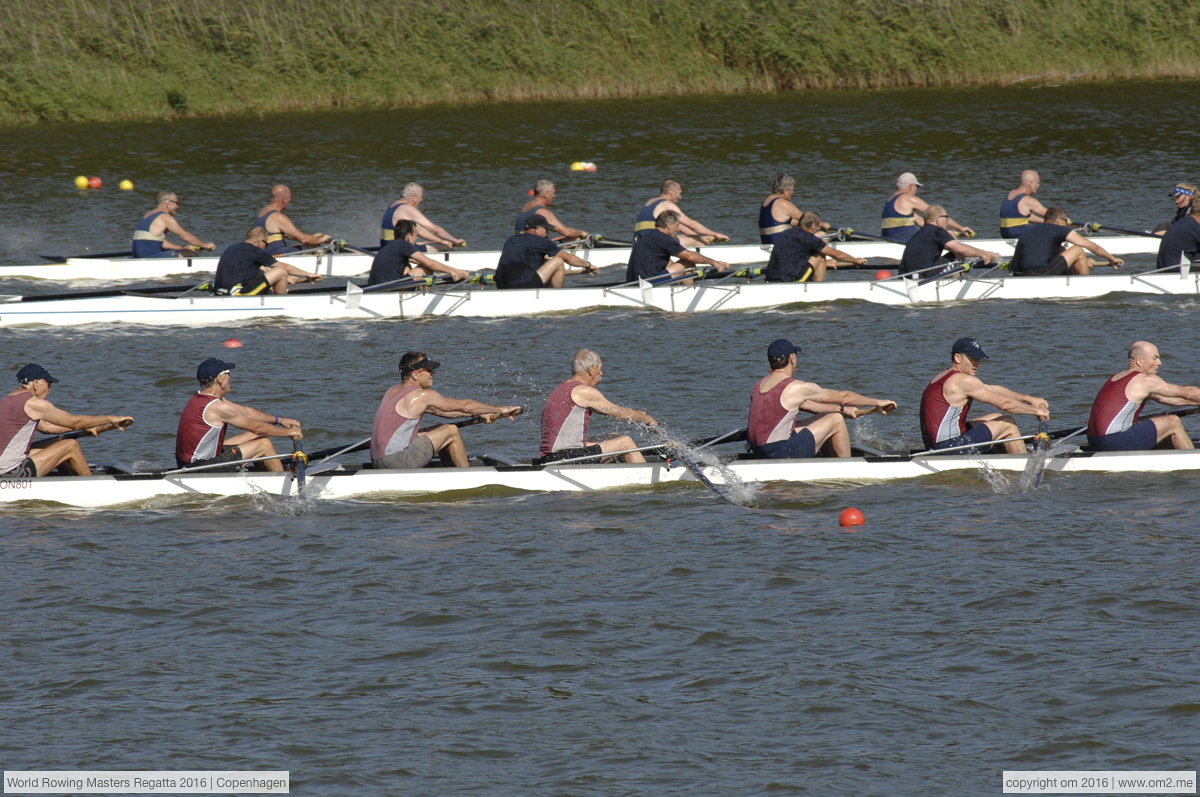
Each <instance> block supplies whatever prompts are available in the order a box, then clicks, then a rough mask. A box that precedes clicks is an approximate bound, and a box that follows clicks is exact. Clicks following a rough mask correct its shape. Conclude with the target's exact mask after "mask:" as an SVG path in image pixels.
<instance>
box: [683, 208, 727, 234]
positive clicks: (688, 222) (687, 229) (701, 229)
mask: <svg viewBox="0 0 1200 797" xmlns="http://www.w3.org/2000/svg"><path fill="white" fill-rule="evenodd" d="M676 212H677V213H679V229H680V231H682V232H683V233H685V234H687V235H690V236H692V237H693V238H701V239H704V238H709V239H712V238H726V239H727V238H729V236H728V235H725V234H724V233H719V232H715V231H713V230H710V229H708V228H707V227H705V226H704V225H703V224H701V223H700V222H698V221H696V220H694V219H692V218H690V217H689V216H687V215H686V214H685V213H684V212H683V211H682V210H676Z"/></svg>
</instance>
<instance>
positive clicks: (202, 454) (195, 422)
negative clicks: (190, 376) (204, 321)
mask: <svg viewBox="0 0 1200 797" xmlns="http://www.w3.org/2000/svg"><path fill="white" fill-rule="evenodd" d="M234 367H235V366H234V364H233V363H227V362H223V361H222V360H218V359H217V358H216V357H209V358H208V359H207V360H205V361H204V362H202V363H200V366H199V367H198V368H197V369H196V380H197V381H198V382H200V390H199V391H197V392H196V393H195V394H194V395H193V396H192V397H191V399H190V400H189V401H188V403H187V406H185V407H184V408H183V413H182V414H181V415H180V416H179V428H178V429H177V430H176V434H175V464H176V466H177V467H180V468H188V467H197V466H200V465H211V464H215V463H218V462H229V463H238V464H230V465H224V466H222V467H218V468H205V472H208V473H232V472H234V471H237V470H240V469H241V468H242V464H241V461H242V460H246V459H258V458H260V457H273V456H275V446H274V444H272V443H271V441H270V440H269V439H268V438H271V437H290V438H292V439H293V440H301V439H303V438H304V433H303V432H302V431H301V430H300V421H297V420H295V419H293V418H283V417H281V416H279V415H271V414H269V413H266V412H261V411H260V410H256V409H254V408H253V407H246V406H243V405H241V404H234V403H233V402H232V401H229V400H228V399H226V398H225V396H226V395H228V394H229V391H230V385H229V383H230V375H229V372H230V371H232V370H233V369H234ZM230 424H232V425H233V426H236V427H237V428H239V429H242V430H244V431H243V432H242V434H239V435H236V436H234V437H230V438H228V439H226V437H225V433H226V432H227V431H228V429H229V425H230ZM256 465H257V466H258V467H261V468H262V469H263V470H267V471H274V472H276V473H278V472H280V471H282V470H283V465H282V464H280V462H279V460H278V459H267V460H263V461H262V462H258V463H256Z"/></svg>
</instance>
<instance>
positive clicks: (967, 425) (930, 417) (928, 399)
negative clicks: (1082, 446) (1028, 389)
mask: <svg viewBox="0 0 1200 797" xmlns="http://www.w3.org/2000/svg"><path fill="white" fill-rule="evenodd" d="M987 359H990V358H989V357H988V356H987V355H986V354H984V353H983V348H982V347H981V346H980V345H979V342H978V341H976V340H975V339H974V338H959V339H958V340H956V341H954V345H953V346H952V347H951V349H950V367H949V368H947V369H946V370H944V371H942V372H941V373H940V374H938V375H937V376H935V377H934V378H933V379H931V380H930V381H929V384H928V385H926V386H925V392H923V393H922V394H921V438H922V439H923V440H924V441H925V448H926V450H930V451H940V450H942V449H946V448H959V447H960V446H974V447H972V448H968V449H966V450H965V451H963V450H961V449H960V450H959V451H957V452H955V453H958V454H963V453H970V454H978V453H981V452H983V451H984V450H986V449H988V448H990V446H988V445H987V444H988V443H991V442H992V441H993V440H995V441H997V442H998V441H1001V440H1003V441H1005V442H1004V450H1005V451H1006V452H1007V453H1009V454H1024V453H1025V443H1024V441H1022V440H1013V439H1010V438H1015V437H1019V436H1020V434H1021V431H1020V429H1018V428H1017V422H1016V421H1015V420H1013V417H1012V416H1013V415H1036V416H1037V418H1038V420H1041V421H1045V420H1048V419H1049V418H1050V405H1049V404H1048V403H1047V402H1046V400H1045V399H1043V398H1038V397H1036V396H1027V395H1025V394H1024V393H1016V392H1014V391H1012V390H1009V389H1008V388H1006V387H1001V386H1000V385H988V384H984V382H983V381H982V380H980V379H979V377H977V376H976V375H975V374H976V373H978V372H979V364H980V363H981V362H983V361H984V360H987ZM976 401H981V402H983V403H984V404H991V405H992V406H993V407H996V408H997V409H999V410H1001V412H991V413H988V414H986V415H980V416H978V417H977V418H972V419H969V420H968V418H967V416H968V415H969V414H970V412H971V404H973V403H974V402H976Z"/></svg>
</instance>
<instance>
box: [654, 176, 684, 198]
mask: <svg viewBox="0 0 1200 797" xmlns="http://www.w3.org/2000/svg"><path fill="white" fill-rule="evenodd" d="M682 188H683V187H682V186H681V185H679V183H677V182H676V181H674V180H664V181H663V184H662V190H661V191H659V193H660V194H662V195H663V196H667V195H668V194H673V193H675V192H676V191H680V190H682Z"/></svg>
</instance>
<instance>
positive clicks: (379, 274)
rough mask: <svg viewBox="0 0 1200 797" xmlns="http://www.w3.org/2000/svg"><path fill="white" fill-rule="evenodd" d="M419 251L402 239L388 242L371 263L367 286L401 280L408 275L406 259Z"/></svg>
mask: <svg viewBox="0 0 1200 797" xmlns="http://www.w3.org/2000/svg"><path fill="white" fill-rule="evenodd" d="M420 251H421V250H420V249H418V248H417V247H416V246H414V245H413V244H410V243H409V242H408V241H406V240H404V239H403V238H399V239H397V240H394V241H388V242H387V245H386V246H384V247H383V248H382V249H380V250H379V251H378V252H376V253H375V259H374V260H372V261H371V276H370V277H368V278H367V285H378V284H380V283H381V282H391V281H392V280H398V279H403V278H404V275H405V274H407V273H408V265H409V263H408V259H409V258H410V257H412V256H413V255H414V254H416V253H417V252H420Z"/></svg>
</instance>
